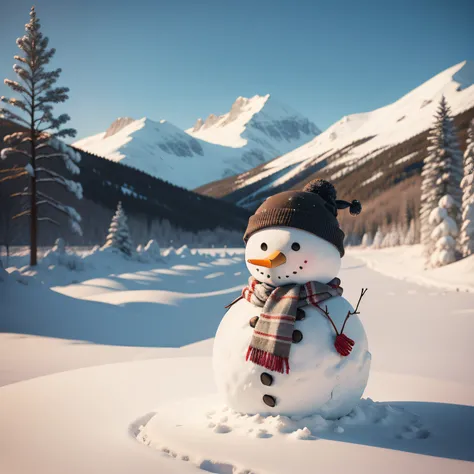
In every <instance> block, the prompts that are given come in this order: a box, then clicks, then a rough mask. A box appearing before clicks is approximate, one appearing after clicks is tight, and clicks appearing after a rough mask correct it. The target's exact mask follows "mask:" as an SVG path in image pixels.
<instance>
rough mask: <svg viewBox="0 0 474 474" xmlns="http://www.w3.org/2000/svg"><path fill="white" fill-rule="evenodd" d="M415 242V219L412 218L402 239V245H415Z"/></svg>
mask: <svg viewBox="0 0 474 474" xmlns="http://www.w3.org/2000/svg"><path fill="white" fill-rule="evenodd" d="M415 243H416V228H415V220H414V219H412V220H411V221H410V226H409V227H408V232H407V233H406V235H405V238H404V239H403V245H415Z"/></svg>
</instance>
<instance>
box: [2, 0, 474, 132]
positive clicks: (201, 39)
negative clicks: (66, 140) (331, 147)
mask: <svg viewBox="0 0 474 474" xmlns="http://www.w3.org/2000/svg"><path fill="white" fill-rule="evenodd" d="M31 3H32V0H30V1H25V0H0V5H1V18H0V77H1V78H4V77H9V78H12V79H13V78H14V74H13V71H12V69H11V67H12V65H13V62H14V60H13V55H14V54H17V51H18V50H17V47H16V44H15V40H16V38H17V37H18V36H21V35H22V34H23V31H24V24H25V23H26V22H27V21H28V12H29V8H30V6H31ZM35 5H36V9H37V12H38V15H39V17H40V19H41V23H42V27H43V32H44V33H45V34H46V35H47V36H49V38H50V44H51V46H53V47H55V48H56V49H57V53H56V56H55V60H54V62H53V63H52V66H57V67H61V68H62V69H63V74H62V76H61V81H60V83H59V84H61V85H65V86H68V87H69V88H70V89H71V91H70V100H69V101H68V102H67V103H66V104H65V105H63V106H61V107H60V108H59V109H58V111H60V112H63V111H66V112H68V113H69V115H71V118H72V121H71V125H72V126H74V127H75V128H77V130H78V135H77V137H78V138H81V137H84V136H87V135H90V134H93V133H98V132H100V131H103V130H105V129H106V128H107V127H108V125H109V124H110V123H111V122H112V121H113V120H114V119H115V118H117V117H119V116H131V117H133V118H140V117H143V116H147V117H150V118H151V119H154V120H160V119H166V120H169V121H170V122H172V123H174V124H175V125H177V126H180V127H183V128H187V127H189V126H191V125H192V124H193V123H194V121H195V120H196V119H197V118H198V117H206V116H207V115H209V114H210V113H217V114H219V113H224V112H226V111H227V110H228V109H229V108H230V105H231V104H232V102H233V101H234V100H235V99H236V98H237V97H238V96H246V97H249V96H253V95H255V94H262V95H263V94H266V93H270V94H272V95H273V96H274V97H275V98H277V99H278V100H279V101H280V102H283V103H286V104H288V105H290V106H292V107H293V108H295V109H296V110H298V111H300V112H301V113H303V114H304V115H306V116H307V117H309V118H310V119H311V120H313V121H314V122H315V123H316V124H317V125H318V126H319V127H320V128H322V129H324V128H327V127H328V126H329V125H331V123H333V122H335V121H336V120H338V119H339V118H341V117H342V116H344V115H347V114H351V113H356V112H363V111H367V110H371V109H374V108H376V107H380V106H383V105H385V104H387V103H390V102H392V101H394V100H396V99H397V98H398V97H400V96H401V95H403V94H404V93H406V92H408V91H409V90H411V89H412V88H414V87H416V86H417V85H419V84H421V83H422V82H424V81H425V80H427V79H429V78H430V77H432V76H433V75H435V74H436V73H438V72H440V71H442V70H443V69H446V68H447V67H449V66H452V65H454V64H456V63H458V62H460V61H463V60H464V59H471V60H472V59H474V22H473V18H474V15H473V13H474V3H473V2H472V1H468V0H463V1H461V0H450V1H447V0H445V1H438V0H432V1H424V0H419V1H417V0H411V1H406V0H399V1H395V2H393V1H391V2H383V1H378V2H376V1H364V0H359V1H353V0H339V1H333V0H329V1H328V0H326V1H316V0H313V1H302V0H293V1H279V0H272V1H270V0H253V1H248V0H241V1H238V2H235V1H226V0H220V1H218V0H210V1H206V0H201V1H197V0H170V1H163V0H154V1H152V0H147V1H146V0H133V1H127V2H120V1H117V0H114V1H111V0H94V1H91V0H81V1H74V2H73V1H68V0H46V1H43V0H39V1H37V2H35ZM0 95H10V90H9V89H7V88H6V87H5V86H4V85H3V84H1V85H0Z"/></svg>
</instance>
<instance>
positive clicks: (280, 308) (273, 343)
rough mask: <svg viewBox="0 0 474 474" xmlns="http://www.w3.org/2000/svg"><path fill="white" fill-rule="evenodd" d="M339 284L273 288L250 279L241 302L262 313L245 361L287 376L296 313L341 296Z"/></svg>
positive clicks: (314, 282)
mask: <svg viewBox="0 0 474 474" xmlns="http://www.w3.org/2000/svg"><path fill="white" fill-rule="evenodd" d="M340 284H341V280H339V278H334V279H333V280H331V281H330V282H329V283H328V284H324V283H319V282H317V281H310V282H308V283H306V284H304V285H296V284H295V285H285V286H277V287H274V286H271V285H269V284H267V283H260V282H259V281H258V280H256V279H255V278H254V277H250V278H249V284H248V286H246V287H245V288H244V289H243V290H242V298H245V299H246V300H247V301H249V302H250V303H252V304H254V305H255V306H259V307H261V308H263V309H262V312H261V313H260V316H259V318H258V321H257V324H256V326H255V329H254V331H253V336H252V340H251V342H250V346H249V348H248V351H247V356H246V360H249V359H250V360H251V361H252V362H254V363H255V364H257V365H261V366H262V367H265V368H267V369H269V370H273V371H275V372H280V373H284V372H285V371H286V373H287V374H288V373H289V371H290V365H289V362H288V359H289V356H290V349H291V343H292V335H293V330H294V326H295V321H296V311H297V309H298V308H299V307H300V306H306V305H309V304H311V305H313V306H315V307H318V304H319V303H321V302H322V301H325V300H327V299H329V298H331V297H333V296H340V295H342V288H341V287H340V286H339V285H340Z"/></svg>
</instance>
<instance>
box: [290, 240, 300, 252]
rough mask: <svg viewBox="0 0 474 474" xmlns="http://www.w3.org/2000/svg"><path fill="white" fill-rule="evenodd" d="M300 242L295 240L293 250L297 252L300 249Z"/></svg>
mask: <svg viewBox="0 0 474 474" xmlns="http://www.w3.org/2000/svg"><path fill="white" fill-rule="evenodd" d="M300 248H301V247H300V244H299V243H298V242H293V243H292V244H291V250H294V251H295V252H298V250H299V249H300Z"/></svg>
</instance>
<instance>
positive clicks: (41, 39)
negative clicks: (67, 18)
mask: <svg viewBox="0 0 474 474" xmlns="http://www.w3.org/2000/svg"><path fill="white" fill-rule="evenodd" d="M25 29H26V34H25V35H24V36H23V37H21V38H18V39H17V45H18V47H19V48H20V49H21V50H22V52H23V55H22V56H15V59H16V60H17V61H18V62H19V63H20V64H15V65H14V66H13V70H14V71H15V73H16V75H17V76H18V79H19V82H17V81H12V80H9V79H5V84H6V85H7V86H8V87H10V88H11V89H12V90H13V91H14V92H17V93H18V94H20V96H21V99H15V98H11V99H7V98H6V97H3V96H2V97H0V101H1V102H4V103H6V104H8V105H9V106H11V107H14V108H16V109H18V113H15V112H13V111H12V110H10V109H8V108H0V117H2V118H6V119H9V120H12V121H13V122H15V123H17V124H18V125H21V126H22V131H20V132H16V133H12V134H10V135H7V136H5V137H4V142H5V143H6V144H7V148H4V149H3V150H2V152H1V158H3V159H5V158H6V157H7V156H8V155H10V154H18V155H21V156H23V157H24V158H26V161H27V164H26V165H25V166H24V167H18V166H15V167H13V168H11V169H8V170H5V172H6V173H8V175H7V176H5V177H4V178H2V179H1V180H0V182H2V181H6V180H12V179H17V178H22V177H23V178H28V180H29V185H28V187H26V188H24V189H23V190H22V191H21V192H18V193H15V194H13V195H12V197H21V196H26V197H28V200H29V206H28V208H27V209H26V210H24V211H23V212H20V213H18V214H17V215H16V216H14V218H19V217H22V216H29V217H30V264H31V265H36V263H37V226H38V222H39V221H46V222H50V223H52V224H55V225H59V223H58V222H57V221H56V220H54V219H52V218H50V217H46V216H41V217H40V216H39V213H40V212H39V211H40V209H42V208H43V207H49V208H54V209H55V210H57V211H59V212H61V213H63V214H65V215H66V216H67V217H68V218H69V222H70V224H71V227H72V230H73V231H75V232H77V233H79V234H82V231H81V228H80V226H79V222H80V220H81V217H80V216H79V214H78V213H77V212H76V210H75V209H74V208H72V207H70V206H66V205H64V204H62V203H61V202H59V201H57V200H56V199H54V198H53V197H51V196H49V195H48V194H46V193H45V192H44V188H45V187H46V186H49V185H50V184H59V185H61V186H62V187H64V188H66V189H67V190H68V191H70V192H72V193H74V194H75V195H76V197H77V198H78V199H81V198H82V187H81V185H80V184H79V183H76V182H75V181H72V180H69V179H66V178H64V177H63V176H61V175H60V174H59V173H57V172H56V171H52V170H51V169H49V168H48V167H47V163H48V162H49V160H50V159H54V158H61V159H62V160H63V161H64V163H65V165H66V167H67V169H68V170H69V171H70V172H71V173H72V174H78V173H79V167H78V166H77V163H79V161H80V159H81V156H80V154H79V153H77V152H76V151H75V150H73V149H72V148H70V147H68V146H66V145H65V144H64V143H62V142H61V141H59V140H58V138H63V137H74V136H75V135H76V131H75V130H74V129H72V128H63V129H61V127H62V125H64V124H65V123H66V122H67V121H68V120H69V116H68V115H67V114H61V115H59V116H57V117H55V116H54V115H53V104H58V103H61V102H65V101H66V100H67V99H68V95H67V93H68V92H69V89H68V88H67V87H53V86H54V84H55V83H56V81H57V80H58V78H59V75H60V73H61V69H55V70H53V71H49V72H47V71H46V70H45V66H46V65H47V64H48V63H49V62H50V60H51V59H52V57H53V56H54V54H55V52H56V50H55V49H54V48H51V49H48V44H49V39H48V38H47V37H46V36H43V34H42V33H41V31H40V22H39V19H38V18H37V16H36V11H35V8H34V7H32V8H31V12H30V21H29V22H28V23H27V24H26V26H25Z"/></svg>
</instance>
